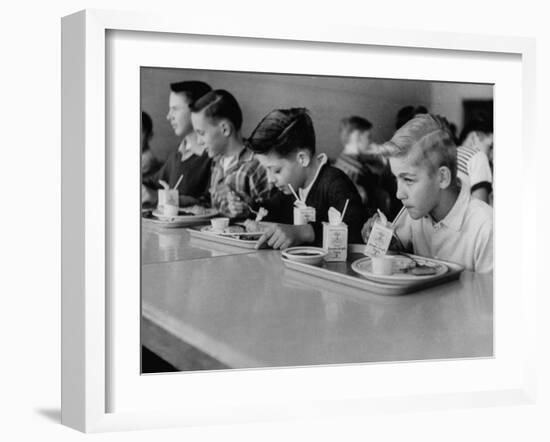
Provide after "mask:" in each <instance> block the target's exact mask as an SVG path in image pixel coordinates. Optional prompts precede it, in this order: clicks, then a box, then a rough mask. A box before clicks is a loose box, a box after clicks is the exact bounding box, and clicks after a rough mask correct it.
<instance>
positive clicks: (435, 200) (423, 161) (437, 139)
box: [363, 114, 493, 273]
mask: <svg viewBox="0 0 550 442" xmlns="http://www.w3.org/2000/svg"><path fill="white" fill-rule="evenodd" d="M383 151H384V153H385V155H387V156H388V157H389V161H390V165H391V170H392V172H393V174H394V175H395V176H396V177H397V198H399V199H400V200H401V201H402V202H403V205H404V206H405V207H406V209H407V211H406V212H405V213H404V214H403V216H402V217H401V218H400V219H399V220H398V221H397V225H396V233H397V235H398V237H399V238H400V240H401V242H402V243H403V244H404V246H405V247H406V248H407V249H409V250H410V249H412V251H413V252H414V253H415V254H418V255H422V256H426V257H433V258H439V259H443V260H447V261H452V262H456V263H459V264H462V265H464V266H465V267H466V269H467V270H471V271H474V272H480V273H484V272H490V271H492V270H493V210H492V208H491V207H490V206H489V205H488V204H486V203H484V202H482V201H479V200H476V199H472V198H471V196H470V190H469V188H468V187H466V186H462V185H461V183H460V180H459V179H458V177H457V160H456V146H455V144H454V142H453V139H452V136H451V134H450V133H449V131H448V127H447V125H446V122H445V121H444V120H443V119H441V118H439V117H437V116H433V115H430V114H422V115H417V116H416V117H414V118H413V119H412V120H410V121H409V122H407V123H406V124H405V125H404V126H403V127H402V128H400V129H399V130H397V132H396V133H395V134H394V136H393V137H392V139H391V140H390V141H389V142H387V143H385V144H384V146H383ZM376 218H377V216H375V217H373V218H371V219H369V221H367V223H366V224H365V226H364V227H363V235H364V237H365V240H366V239H367V238H368V235H369V234H370V231H371V229H372V226H373V224H374V221H375V220H376Z"/></svg>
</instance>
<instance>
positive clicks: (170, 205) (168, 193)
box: [157, 189, 179, 216]
mask: <svg viewBox="0 0 550 442" xmlns="http://www.w3.org/2000/svg"><path fill="white" fill-rule="evenodd" d="M178 207H179V192H178V191H177V189H159V190H158V204H157V209H158V211H159V212H160V213H162V214H163V215H170V216H173V215H177V214H178ZM174 212H175V213H174Z"/></svg>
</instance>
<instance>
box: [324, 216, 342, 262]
mask: <svg viewBox="0 0 550 442" xmlns="http://www.w3.org/2000/svg"><path fill="white" fill-rule="evenodd" d="M328 219H329V222H328V223H327V222H323V249H325V250H326V251H327V256H325V261H327V262H331V261H332V262H335V261H344V262H345V261H346V260H347V259H348V226H347V225H346V223H344V222H343V221H342V215H341V214H340V212H339V211H338V210H336V209H335V208H333V207H331V208H330V209H329V211H328Z"/></svg>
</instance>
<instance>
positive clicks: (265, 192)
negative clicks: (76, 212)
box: [210, 147, 272, 215]
mask: <svg viewBox="0 0 550 442" xmlns="http://www.w3.org/2000/svg"><path fill="white" fill-rule="evenodd" d="M221 160H222V157H221V156H218V157H216V158H215V159H214V163H213V164H212V174H211V177H210V200H211V204H212V207H214V208H216V209H218V210H219V211H220V212H221V213H222V214H224V215H229V209H228V202H227V195H228V194H229V192H230V191H233V192H235V193H236V194H237V195H238V196H239V197H240V198H241V199H242V200H243V201H244V202H245V203H247V204H250V205H252V206H255V205H258V203H260V202H261V201H263V200H264V199H266V198H268V197H269V196H270V195H271V190H272V189H271V186H270V185H269V183H268V181H267V172H266V170H265V169H264V167H263V166H262V165H261V164H260V162H259V161H258V160H257V159H256V158H254V154H253V152H252V151H251V150H250V149H248V148H247V147H245V148H244V149H243V150H242V151H241V152H240V153H239V157H238V158H237V161H236V162H235V163H233V164H232V165H231V166H230V167H229V169H228V170H227V171H226V172H224V170H223V166H222V161H221Z"/></svg>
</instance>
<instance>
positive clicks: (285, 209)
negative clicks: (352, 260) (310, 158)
mask: <svg viewBox="0 0 550 442" xmlns="http://www.w3.org/2000/svg"><path fill="white" fill-rule="evenodd" d="M348 198H349V203H348V208H347V209H346V213H345V215H344V222H345V223H346V224H347V226H348V242H349V243H363V239H362V237H361V228H362V227H363V224H364V223H365V221H366V213H365V210H364V209H363V205H362V203H361V197H360V196H359V193H358V192H357V189H356V187H355V185H354V184H353V182H352V181H351V180H350V179H349V178H348V176H347V175H346V174H345V173H344V172H342V171H341V170H339V169H336V168H335V167H332V166H329V165H326V164H325V165H324V166H323V167H322V169H321V171H320V172H319V175H318V176H317V180H315V183H314V184H313V186H312V187H311V190H310V191H309V194H308V196H307V198H306V204H307V205H308V206H309V207H315V211H316V222H314V223H310V224H311V226H312V227H313V230H314V232H315V242H314V243H315V244H316V245H321V244H322V242H323V225H322V222H323V221H327V222H328V209H329V208H330V207H334V208H335V209H337V210H339V211H340V212H342V210H343V209H344V205H345V204H346V199H348ZM261 205H262V206H263V207H265V208H266V209H267V210H268V211H269V214H268V215H267V217H266V218H265V220H266V221H273V222H278V223H284V224H292V223H293V209H294V197H293V196H292V195H286V194H283V193H282V192H280V191H277V193H276V194H275V195H274V196H273V197H272V198H271V199H269V200H266V201H264V202H263V203H262V204H261Z"/></svg>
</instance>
